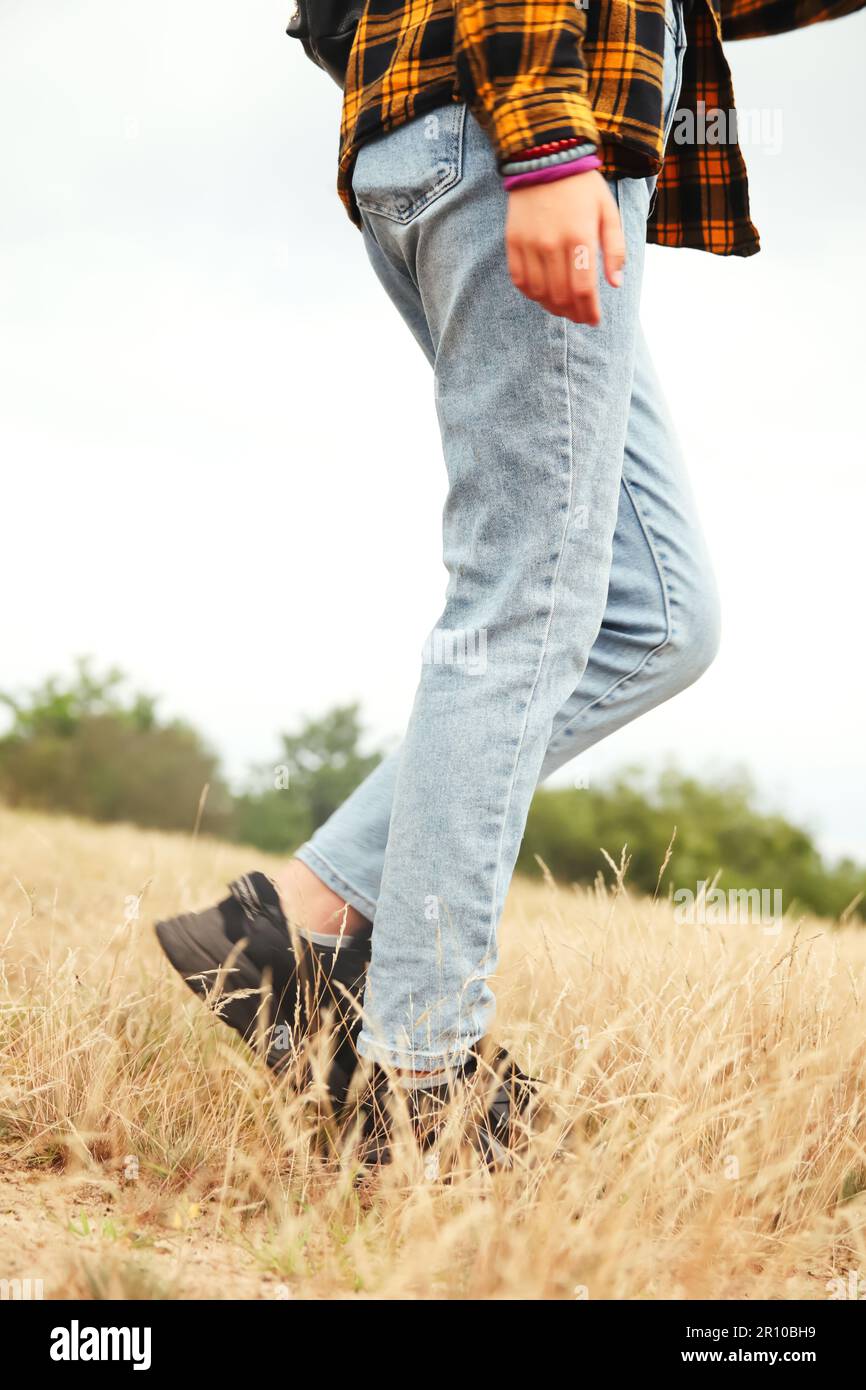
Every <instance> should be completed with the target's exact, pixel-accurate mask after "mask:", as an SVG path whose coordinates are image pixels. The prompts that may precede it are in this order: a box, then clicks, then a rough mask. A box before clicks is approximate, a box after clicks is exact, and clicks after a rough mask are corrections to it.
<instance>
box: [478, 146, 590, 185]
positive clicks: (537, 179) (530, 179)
mask: <svg viewBox="0 0 866 1390" xmlns="http://www.w3.org/2000/svg"><path fill="white" fill-rule="evenodd" d="M600 168H601V160H600V159H599V157H598V155H597V154H587V155H584V157H583V158H582V159H573V160H569V162H568V163H567V164H554V165H553V166H551V167H549V168H547V169H533V170H532V171H531V172H530V173H528V174H510V175H508V176H507V177H506V178H504V179H503V180H502V186H503V188H505V189H507V190H509V191H510V190H511V189H513V188H523V187H525V186H526V185H527V184H531V183H552V182H553V180H554V179H565V178H570V177H571V175H572V174H586V173H588V172H589V171H590V169H600Z"/></svg>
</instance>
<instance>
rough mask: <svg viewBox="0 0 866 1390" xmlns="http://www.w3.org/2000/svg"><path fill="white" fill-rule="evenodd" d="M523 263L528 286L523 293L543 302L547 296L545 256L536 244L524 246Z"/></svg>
mask: <svg viewBox="0 0 866 1390" xmlns="http://www.w3.org/2000/svg"><path fill="white" fill-rule="evenodd" d="M523 263H524V266H525V269H526V286H525V288H524V291H523V293H524V294H525V295H527V296H528V297H529V298H530V299H537V300H538V302H539V303H543V302H544V300H545V299H546V298H547V276H546V274H545V265H544V258H543V256H542V255H541V253H540V252H539V251H538V250H537V249H536V247H534V246H524V248H523Z"/></svg>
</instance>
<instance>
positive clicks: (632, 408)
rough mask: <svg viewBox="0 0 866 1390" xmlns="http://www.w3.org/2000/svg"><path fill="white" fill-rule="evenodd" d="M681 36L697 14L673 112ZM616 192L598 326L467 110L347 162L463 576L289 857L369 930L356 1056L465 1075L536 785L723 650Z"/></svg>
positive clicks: (639, 201) (635, 223)
mask: <svg viewBox="0 0 866 1390" xmlns="http://www.w3.org/2000/svg"><path fill="white" fill-rule="evenodd" d="M677 40H678V41H677ZM682 47H683V35H682V24H681V22H679V23H678V27H677V29H676V31H675V32H672V33H671V52H670V63H669V64H668V65H667V67H668V71H667V73H666V77H667V84H666V85H667V93H666V98H667V106H668V117H669V118H670V116H671V115H672V113H673V109H674V106H675V96H676V91H677V89H678V82H679V73H680V71H681V61H682ZM613 187H614V191H615V193H616V197H617V200H618V204H619V208H620V214H621V217H622V221H623V227H624V231H625V236H626V244H627V254H628V259H627V266H626V271H625V276H624V283H623V286H622V287H621V288H620V289H618V290H614V289H612V288H610V287H609V286H608V285H607V284H606V283H604V282H602V285H601V296H602V322H601V325H600V326H599V327H597V328H587V327H584V326H578V325H575V324H573V323H571V322H568V321H566V320H564V319H561V318H555V317H553V316H551V315H549V314H547V313H546V312H545V311H544V310H542V309H541V308H540V307H539V306H538V305H536V304H534V303H532V302H530V301H529V300H527V299H525V298H524V297H523V296H522V295H521V294H520V293H519V292H518V291H517V290H515V289H514V287H513V285H512V284H511V281H510V278H509V276H508V271H507V266H506V259H505V253H504V241H503V230H504V218H505V198H506V195H505V194H504V193H503V191H502V188H501V184H500V181H499V178H498V175H497V171H496V166H495V160H494V156H493V152H492V150H491V147H490V145H489V142H488V141H487V138H486V136H485V135H484V133H483V131H482V130H481V129H480V127H479V126H478V125H477V123H476V122H475V121H474V119H473V118H472V116H471V115H470V114H469V113H468V112H467V111H466V109H465V108H464V107H463V106H460V105H453V106H446V107H443V108H441V109H440V110H438V111H436V112H433V113H431V114H429V115H427V116H424V117H420V118H419V119H418V120H416V121H413V122H412V123H410V124H409V125H407V126H403V127H401V128H400V129H399V130H397V131H394V132H392V133H391V134H389V135H387V136H384V137H381V138H380V139H378V140H376V141H373V142H372V143H370V144H369V145H367V146H365V147H363V148H362V150H361V152H360V155H359V159H358V164H357V167H356V170H355V176H354V189H355V194H356V197H357V199H358V203H359V206H360V207H361V209H362V213H363V218H364V228H365V230H364V235H365V240H366V243H367V248H368V251H369V255H370V258H371V260H372V263H373V265H374V268H375V270H376V272H377V274H378V276H379V278H380V280H381V281H382V283H383V284H384V286H385V288H386V290H387V291H388V293H389V295H390V296H391V298H392V299H393V300H394V302H395V304H396V305H397V307H398V309H399V310H400V312H401V313H402V315H403V317H404V318H405V319H406V321H407V322H408V324H409V326H410V328H411V329H412V331H413V333H414V334H415V336H416V338H417V339H418V340H419V342H420V343H421V346H422V348H423V349H424V351H425V352H426V354H427V356H428V358H429V359H430V361H431V362H432V364H433V368H434V379H435V389H436V402H437V410H438V416H439V421H440V428H441V433H442V442H443V451H444V455H445V462H446V466H447V470H448V480H449V491H448V497H447V501H446V506H445V512H444V525H443V531H444V558H445V564H446V567H447V570H448V573H449V581H448V588H447V594H446V602H445V608H444V611H443V613H442V616H441V618H440V620H439V622H438V623H437V625H436V627H435V628H434V630H433V632H432V633H431V634H430V636H429V637H428V639H427V642H426V643H425V653H424V661H423V664H422V672H421V678H420V682H419V686H418V691H417V694H416V698H415V703H414V707H413V711H412V715H411V718H410V721H409V725H408V728H407V732H406V738H405V741H404V743H403V745H402V747H401V749H400V750H399V752H398V753H397V754H395V755H393V756H392V757H391V758H389V759H388V760H387V761H386V762H385V763H383V764H382V765H381V766H380V767H379V768H378V769H377V770H376V771H375V772H374V773H373V774H372V776H371V777H370V778H368V779H367V781H366V782H365V783H364V784H363V786H362V787H360V788H359V789H358V790H357V791H356V792H355V793H354V794H353V795H352V796H351V797H350V798H349V799H348V801H347V802H346V803H345V805H344V806H343V807H341V808H340V809H339V810H338V811H337V812H336V813H335V815H334V816H332V817H331V819H330V820H329V821H328V822H327V823H326V824H325V825H324V826H322V827H321V828H320V829H319V830H318V831H317V832H316V834H315V835H314V836H313V837H312V839H311V840H310V842H309V843H308V844H307V845H305V846H303V847H302V848H301V850H300V851H299V852H298V855H297V860H298V861H299V862H300V863H301V864H303V865H305V866H306V869H308V870H309V871H311V873H312V874H313V875H315V876H316V878H317V879H318V880H319V881H320V882H321V883H322V884H323V885H325V887H326V889H327V890H328V891H330V892H332V893H333V894H334V895H335V897H336V899H337V900H341V901H343V902H345V903H347V904H349V905H350V906H351V908H352V909H353V910H354V912H355V913H356V914H357V915H358V916H359V917H368V918H370V919H371V920H372V921H373V941H372V960H371V965H370V969H369V973H368V979H367V987H366V999H365V1021H364V1026H363V1028H362V1031H361V1034H360V1039H359V1048H360V1051H361V1052H362V1053H363V1054H364V1055H366V1056H367V1057H369V1058H371V1059H373V1060H375V1061H378V1062H380V1063H383V1064H387V1065H389V1066H393V1067H396V1068H400V1069H402V1070H406V1071H411V1072H434V1073H436V1072H437V1071H439V1070H442V1069H449V1068H455V1067H459V1065H460V1063H461V1061H462V1060H463V1059H464V1058H465V1057H467V1056H468V1055H469V1054H470V1052H471V1049H472V1047H473V1045H474V1044H475V1043H476V1042H477V1041H478V1040H479V1039H480V1038H481V1037H482V1036H483V1035H484V1034H485V1033H486V1032H487V1030H488V1027H489V1024H490V1020H491V1016H492V1009H493V1000H492V995H491V991H490V986H489V977H490V975H491V973H492V972H493V970H494V968H495V964H496V931H497V925H498V922H499V919H500V916H501V912H502V908H503V905H504V899H505V894H506V891H507V888H508V884H509V882H510V879H511V875H512V871H513V867H514V863H515V860H516V856H517V852H518V849H519V845H520V840H521V838H522V834H523V830H524V826H525V822H526V816H527V813H528V809H529V804H530V801H531V798H532V795H533V792H534V790H535V788H536V786H537V784H538V782H539V781H540V780H542V779H543V778H544V777H546V776H548V775H549V774H550V773H551V772H553V771H554V770H555V769H556V768H557V767H559V766H561V765H562V764H563V763H565V762H567V761H568V760H569V759H570V758H573V757H574V756H576V755H577V754H578V753H580V752H582V751H583V750H584V749H586V748H588V747H590V746H591V745H592V744H593V743H596V742H598V740H599V739H601V738H604V737H605V736H606V735H607V734H609V733H610V732H612V731H613V730H614V729H616V728H618V727H620V726H621V725H623V724H625V723H626V722H628V721H629V720H631V719H633V718H635V717H636V716H637V715H638V714H640V713H642V712H644V711H645V710H647V709H650V708H652V707H653V706H655V705H657V704H659V703H660V702H661V701H663V700H665V699H667V698H669V697H670V696H671V695H673V694H675V693H676V692H677V691H678V690H681V689H683V688H684V687H685V686H686V685H688V684H689V683H690V682H691V681H692V680H694V679H695V678H696V677H697V675H699V674H700V672H701V671H702V670H703V669H704V668H705V667H706V665H707V664H708V663H709V661H710V660H711V659H712V656H713V654H714V652H715V647H716V641H717V608H716V600H715V591H714V586H713V583H712V580H711V577H710V570H709V565H708V563H707V560H706V554H705V550H704V547H703V543H702V541H701V537H700V531H699V528H698V525H697V522H696V519H695V515H694V508H693V504H692V500H691V495H690V491H689V488H688V485H687V482H686V479H685V476H684V473H683V470H682V465H681V462H680V459H679V455H678V451H677V449H676V445H675V443H674V441H673V437H672V433H671V429H670V425H669V422H668V419H667V415H666V412H665V408H664V406H663V404H662V402H661V397H660V393H659V390H658V386H657V383H656V381H655V378H654V375H653V372H652V367H651V364H650V361H649V357H648V354H647V350H646V347H645V345H644V343H643V340H642V338H641V335H640V329H639V323H638V307H639V299H640V283H641V273H642V266H643V256H644V246H645V237H646V218H647V213H648V210H649V203H650V197H651V193H652V185H651V182H650V181H648V180H644V179H624V180H619V181H617V182H616V183H615V184H614V185H613Z"/></svg>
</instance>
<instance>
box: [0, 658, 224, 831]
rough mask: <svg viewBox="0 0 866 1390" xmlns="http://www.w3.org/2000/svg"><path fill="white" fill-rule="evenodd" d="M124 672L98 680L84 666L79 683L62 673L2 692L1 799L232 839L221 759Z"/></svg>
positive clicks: (78, 674)
mask: <svg viewBox="0 0 866 1390" xmlns="http://www.w3.org/2000/svg"><path fill="white" fill-rule="evenodd" d="M125 685H126V682H125V678H124V676H123V674H122V672H120V671H117V670H115V669H112V670H110V671H108V672H107V673H106V674H105V675H103V676H97V675H94V674H93V672H92V671H91V669H90V665H89V663H88V662H87V661H86V660H83V659H82V660H80V661H79V662H78V663H77V666H76V673H75V676H74V677H73V679H72V680H71V682H68V683H66V684H64V683H62V682H61V680H60V679H59V678H58V677H56V676H52V677H50V678H49V679H48V680H46V681H44V682H43V683H42V684H41V685H39V686H37V687H36V688H35V689H33V690H30V691H28V692H26V693H25V694H24V695H23V696H12V695H9V694H0V702H2V703H3V704H5V705H6V707H7V708H8V709H9V710H10V711H11V713H12V727H11V729H10V731H9V732H8V733H7V734H6V735H5V737H3V738H2V739H0V796H2V797H3V799H4V800H5V801H6V802H7V803H8V804H9V805H11V806H22V807H29V808H30V809H33V810H50V811H65V812H68V813H69V814H71V815H76V816H85V817H87V818H88V819H90V820H96V821H131V822H132V823H134V824H136V825H143V826H151V827H159V828H161V829H164V830H191V829H192V828H193V826H194V825H195V823H196V818H197V814H198V808H199V801H200V798H201V796H202V792H203V790H204V788H205V787H206V786H207V787H209V791H208V795H207V801H206V804H205V806H204V810H203V814H202V818H201V826H202V829H203V830H206V831H208V832H209V833H211V834H216V835H225V834H227V833H230V831H231V828H232V820H233V808H232V805H231V798H230V796H229V793H228V789H227V788H226V785H225V783H224V781H223V780H222V778H221V776H220V773H219V765H218V760H217V758H216V756H215V755H214V754H213V753H212V752H211V751H210V750H209V749H208V748H207V747H206V745H205V744H204V742H203V740H202V739H201V737H200V735H199V734H197V733H196V731H195V730H194V729H192V728H190V727H189V725H187V724H184V723H183V722H182V721H180V720H173V721H170V722H167V723H163V722H161V721H160V719H159V718H158V717H157V713H156V702H155V700H153V699H152V698H151V697H149V696H147V695H143V694H141V693H138V692H133V693H132V694H129V695H127V694H125V693H124V687H125Z"/></svg>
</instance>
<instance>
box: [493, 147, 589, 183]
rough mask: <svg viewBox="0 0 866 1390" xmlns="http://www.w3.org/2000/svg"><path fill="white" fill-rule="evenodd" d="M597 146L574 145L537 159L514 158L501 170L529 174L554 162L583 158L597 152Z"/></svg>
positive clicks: (507, 172)
mask: <svg viewBox="0 0 866 1390" xmlns="http://www.w3.org/2000/svg"><path fill="white" fill-rule="evenodd" d="M595 153H596V147H595V145H592V144H589V143H587V144H583V145H574V146H572V147H571V148H570V149H567V150H559V151H558V152H557V153H556V154H545V155H540V156H539V157H538V158H537V159H512V160H509V161H508V163H507V164H503V165H502V168H501V170H500V172H501V173H502V174H503V175H507V174H528V173H529V172H530V171H531V170H532V169H547V168H549V167H550V166H551V165H553V164H565V163H566V162H567V161H568V160H570V159H583V158H584V157H585V156H586V155H588V154H595Z"/></svg>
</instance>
